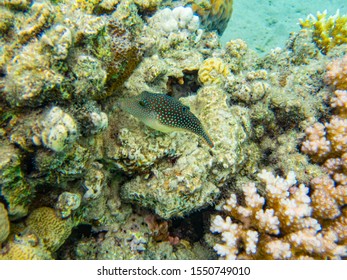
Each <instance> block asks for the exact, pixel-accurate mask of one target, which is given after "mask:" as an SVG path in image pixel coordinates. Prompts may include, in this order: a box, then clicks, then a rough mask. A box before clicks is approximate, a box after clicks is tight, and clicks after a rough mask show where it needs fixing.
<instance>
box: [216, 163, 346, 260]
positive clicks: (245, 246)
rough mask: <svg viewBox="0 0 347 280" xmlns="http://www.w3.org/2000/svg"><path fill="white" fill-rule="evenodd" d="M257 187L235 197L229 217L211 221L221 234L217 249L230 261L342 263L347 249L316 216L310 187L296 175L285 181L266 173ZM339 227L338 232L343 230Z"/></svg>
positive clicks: (227, 207)
mask: <svg viewBox="0 0 347 280" xmlns="http://www.w3.org/2000/svg"><path fill="white" fill-rule="evenodd" d="M258 178H259V179H260V181H261V183H262V184H263V186H264V195H263V196H261V195H259V194H258V192H257V188H256V184H255V183H253V182H250V183H247V184H245V185H244V186H243V188H242V196H243V198H242V200H243V201H244V203H243V204H242V203H241V204H240V203H238V201H239V199H240V198H238V197H237V196H236V195H235V194H232V195H231V196H230V198H229V199H227V200H226V202H225V205H224V206H223V207H222V209H223V211H224V212H225V214H226V217H225V218H223V217H222V216H220V215H217V216H215V217H214V218H213V219H212V223H211V231H212V232H218V233H221V236H222V241H223V243H222V244H219V243H217V244H216V245H215V246H214V249H215V250H216V251H217V253H218V254H219V255H220V256H221V257H223V258H226V259H236V258H238V259H307V258H308V259H335V258H337V259H339V258H341V257H343V256H345V255H346V253H347V245H346V243H345V240H344V239H342V238H340V236H339V232H338V230H337V229H334V228H332V227H327V228H324V227H323V226H322V225H320V224H319V222H318V220H316V219H314V218H312V212H313V211H314V205H313V204H312V203H311V199H310V196H309V195H308V192H309V189H308V188H307V187H306V186H305V185H303V184H300V185H296V180H295V174H294V172H289V173H288V176H287V178H286V179H283V178H281V177H278V176H277V177H275V176H274V175H273V174H272V173H271V172H267V171H266V170H263V171H262V172H261V173H259V174H258ZM343 228H344V227H343V225H342V228H341V226H339V230H341V229H343Z"/></svg>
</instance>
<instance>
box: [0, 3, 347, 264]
mask: <svg viewBox="0 0 347 280" xmlns="http://www.w3.org/2000/svg"><path fill="white" fill-rule="evenodd" d="M221 2H223V3H222V4H223V5H224V6H223V5H221ZM231 11H232V1H207V0H206V1H189V0H188V1H174V2H172V1H159V0H124V1H118V0H97V1H80V0H78V1H77V0H76V1H64V0H61V1H48V0H42V1H29V0H20V1H3V2H1V3H0V15H1V17H0V18H1V20H0V30H1V37H0V74H1V75H0V93H1V95H0V98H1V103H0V143H1V147H0V174H1V175H0V195H1V196H0V233H1V234H0V246H1V247H0V259H216V258H218V257H226V258H254V259H256V258H260V259H264V258H274V259H283V258H294V259H298V258H317V259H327V258H342V257H345V256H346V242H347V238H346V232H347V229H346V227H347V223H346V221H347V216H346V213H347V211H346V209H345V205H346V203H347V191H346V189H347V187H346V184H347V183H346V182H347V180H346V170H347V168H346V164H345V161H346V156H345V143H346V140H345V139H346V137H347V134H346V131H347V130H346V127H347V126H346V104H347V102H346V90H347V88H346V84H347V82H346V80H347V70H346V69H347V67H346V57H345V58H342V57H343V56H344V55H346V52H347V49H346V44H345V43H346V42H345V40H338V38H339V37H338V36H340V37H341V36H344V33H343V32H345V30H346V20H345V19H346V16H339V15H337V16H335V17H333V18H328V17H327V15H321V14H318V16H317V18H315V17H313V16H311V17H309V18H308V19H307V20H306V21H302V23H301V25H302V30H301V31H300V32H298V33H293V34H291V35H290V37H289V39H288V42H287V45H286V47H285V48H283V49H274V50H272V51H271V52H269V53H268V54H267V55H265V56H263V57H260V56H258V55H257V54H256V52H254V51H253V50H251V49H249V48H248V47H247V45H246V44H245V42H244V41H242V40H241V39H238V40H233V41H230V42H228V43H227V44H226V46H225V47H223V48H222V47H221V45H220V43H219V38H220V34H221V33H222V32H223V30H224V29H223V28H219V29H218V28H216V26H223V24H225V22H227V21H228V19H229V17H230V15H231ZM211 18H212V19H214V21H211V20H209V19H211ZM319 21H322V22H323V23H324V24H323V23H321V24H320V23H319ZM207 23H208V24H207ZM211 23H212V24H211ZM326 34H332V35H331V36H335V37H336V39H335V40H329V41H327V40H325V37H324V36H325V35H326ZM331 36H330V37H331ZM143 91H149V92H153V93H162V94H168V95H169V96H172V97H174V98H177V99H179V100H180V102H181V103H182V104H183V105H184V108H188V109H189V110H191V112H192V113H194V115H195V116H196V117H197V118H198V119H199V120H200V121H201V123H202V124H203V126H204V128H205V130H206V131H207V132H208V134H209V136H210V137H211V139H212V141H213V142H214V147H213V148H211V147H210V146H208V145H206V143H205V142H204V141H203V140H202V139H200V138H199V137H198V136H196V135H195V134H192V133H189V132H182V131H177V132H172V133H163V132H159V131H156V130H153V129H151V128H149V127H147V126H146V125H144V124H143V123H142V122H141V120H139V119H137V118H135V117H133V116H132V115H130V114H128V113H126V112H124V111H122V110H121V109H120V108H119V106H118V101H119V100H120V98H124V97H126V98H131V97H134V96H137V95H139V94H141V93H142V92H143ZM334 111H335V112H334ZM332 113H334V114H335V115H336V117H334V118H333V119H331V120H330V117H331V114H332ZM323 123H325V125H324V124H323ZM319 124H320V125H319ZM325 130H327V132H325ZM325 136H326V137H325ZM263 169H266V170H267V171H266V172H267V173H266V172H265V171H262V173H261V170H263ZM257 174H258V175H257ZM275 174H278V175H279V176H282V177H285V176H286V175H287V174H288V179H287V181H286V180H285V179H282V178H280V177H277V179H275ZM294 178H296V179H294ZM296 180H297V181H298V182H300V183H301V184H302V185H296ZM274 182H275V183H274ZM304 184H305V186H304ZM272 185H275V186H276V187H277V189H276V187H275V188H271V186H272ZM278 190H280V191H278ZM324 197H328V198H329V199H328V200H325V199H324ZM226 198H229V199H226ZM265 202H266V203H265ZM295 203H296V204H295ZM289 204H290V206H291V207H289V206H288V205H289ZM293 205H294V206H293ZM295 205H299V206H300V207H301V208H300V210H301V212H300V210H298V213H297V212H295V213H292V212H290V210H292V209H293V207H294V208H295ZM331 207H333V209H334V211H333V212H332V213H329V214H328V213H327V212H326V211H325V210H324V209H331ZM286 211H287V212H286ZM281 213H283V214H281ZM290 226H291V227H292V228H290V229H289V227H290ZM210 228H211V230H210ZM321 228H323V229H324V230H323V233H319V230H320V229H321ZM211 231H212V232H213V233H214V234H212V233H211ZM218 233H221V234H220V235H219V234H218ZM302 240H304V241H305V242H306V243H305V242H304V241H302ZM310 240H311V241H312V242H313V243H314V245H312V242H311V243H309V242H310ZM301 241H302V242H301ZM300 244H304V245H300ZM313 247H314V249H312V248H313Z"/></svg>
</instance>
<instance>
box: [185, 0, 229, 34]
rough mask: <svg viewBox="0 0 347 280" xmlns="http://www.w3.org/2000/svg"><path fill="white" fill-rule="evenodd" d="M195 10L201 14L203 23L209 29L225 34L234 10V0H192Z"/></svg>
mask: <svg viewBox="0 0 347 280" xmlns="http://www.w3.org/2000/svg"><path fill="white" fill-rule="evenodd" d="M189 2H193V3H192V8H193V10H194V12H196V13H197V14H199V16H200V17H201V21H202V23H203V25H205V26H206V27H207V28H208V29H209V30H217V32H218V33H219V34H223V32H224V30H225V28H226V27H227V25H228V21H229V19H230V17H231V14H232V12H233V0H209V1H208V0H200V1H196V0H192V1H189Z"/></svg>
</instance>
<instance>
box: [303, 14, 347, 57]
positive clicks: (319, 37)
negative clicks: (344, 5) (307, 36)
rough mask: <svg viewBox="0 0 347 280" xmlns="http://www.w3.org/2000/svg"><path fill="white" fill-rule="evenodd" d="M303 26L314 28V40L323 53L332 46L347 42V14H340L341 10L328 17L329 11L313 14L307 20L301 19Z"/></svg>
mask: <svg viewBox="0 0 347 280" xmlns="http://www.w3.org/2000/svg"><path fill="white" fill-rule="evenodd" d="M300 26H301V28H307V29H312V30H313V40H314V41H315V43H316V44H317V46H318V47H319V48H320V49H321V51H322V52H323V53H327V52H328V51H329V50H330V49H331V48H333V47H335V46H338V45H342V44H346V43H347V15H343V16H340V14H339V11H337V12H336V14H335V15H334V16H330V17H329V18H327V11H324V12H323V13H320V12H318V13H317V18H316V17H314V16H313V15H312V14H311V15H309V16H308V17H307V18H306V20H302V19H300Z"/></svg>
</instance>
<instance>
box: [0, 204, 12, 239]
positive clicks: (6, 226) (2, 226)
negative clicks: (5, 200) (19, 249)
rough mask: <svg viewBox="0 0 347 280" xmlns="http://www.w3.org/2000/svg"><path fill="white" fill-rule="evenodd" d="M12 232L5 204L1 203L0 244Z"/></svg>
mask: <svg viewBox="0 0 347 280" xmlns="http://www.w3.org/2000/svg"><path fill="white" fill-rule="evenodd" d="M9 233H10V222H9V220H8V216H7V211H6V209H5V206H4V204H2V203H0V245H1V243H2V242H4V241H5V240H6V239H7V236H8V234H9Z"/></svg>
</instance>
